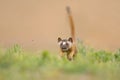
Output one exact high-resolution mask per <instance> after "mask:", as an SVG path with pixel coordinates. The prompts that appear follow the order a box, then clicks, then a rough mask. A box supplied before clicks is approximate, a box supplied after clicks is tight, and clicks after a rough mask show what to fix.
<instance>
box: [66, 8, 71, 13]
mask: <svg viewBox="0 0 120 80" xmlns="http://www.w3.org/2000/svg"><path fill="white" fill-rule="evenodd" d="M66 11H67V13H68V14H71V11H70V7H69V6H67V7H66Z"/></svg>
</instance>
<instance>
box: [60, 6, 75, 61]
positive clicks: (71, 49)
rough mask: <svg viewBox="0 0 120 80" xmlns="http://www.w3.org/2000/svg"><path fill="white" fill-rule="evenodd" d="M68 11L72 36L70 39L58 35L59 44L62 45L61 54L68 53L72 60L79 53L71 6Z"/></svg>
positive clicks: (67, 8)
mask: <svg viewBox="0 0 120 80" xmlns="http://www.w3.org/2000/svg"><path fill="white" fill-rule="evenodd" d="M66 11H67V14H68V18H69V22H70V29H71V37H69V38H68V39H61V38H60V37H58V44H59V46H60V55H61V56H63V55H64V53H67V59H68V60H72V59H73V57H74V56H75V55H76V53H77V48H76V39H75V27H74V22H73V19H72V15H71V10H70V7H66Z"/></svg>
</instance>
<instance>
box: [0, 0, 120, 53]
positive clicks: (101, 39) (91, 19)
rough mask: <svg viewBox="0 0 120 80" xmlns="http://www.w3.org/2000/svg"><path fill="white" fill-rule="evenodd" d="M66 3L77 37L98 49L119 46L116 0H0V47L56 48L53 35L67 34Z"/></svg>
mask: <svg viewBox="0 0 120 80" xmlns="http://www.w3.org/2000/svg"><path fill="white" fill-rule="evenodd" d="M68 5H69V6H70V7H71V9H72V15H73V19H74V23H75V28H76V38H77V39H80V40H82V41H83V42H84V43H85V44H86V45H89V46H92V47H94V48H98V49H107V50H115V49H117V48H120V0H0V47H4V48H6V47H9V46H11V45H13V44H16V43H17V44H20V45H21V46H22V47H23V48H25V49H29V50H50V51H58V45H57V38H58V37H62V38H68V37H69V36H70V29H69V22H68V16H67V14H66V11H65V7H66V6H68Z"/></svg>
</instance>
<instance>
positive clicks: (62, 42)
mask: <svg viewBox="0 0 120 80" xmlns="http://www.w3.org/2000/svg"><path fill="white" fill-rule="evenodd" d="M72 43H73V39H72V38H71V37H70V38H69V39H61V38H60V37H59V38H58V44H59V46H60V48H61V50H62V51H68V50H69V49H70V48H71V47H72Z"/></svg>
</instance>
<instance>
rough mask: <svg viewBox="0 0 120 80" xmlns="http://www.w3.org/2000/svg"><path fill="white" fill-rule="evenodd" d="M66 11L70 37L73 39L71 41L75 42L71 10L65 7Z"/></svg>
mask: <svg viewBox="0 0 120 80" xmlns="http://www.w3.org/2000/svg"><path fill="white" fill-rule="evenodd" d="M66 10H67V13H68V18H69V23H70V28H71V37H72V39H73V42H75V41H76V40H75V26H74V21H73V18H72V14H71V10H70V7H69V6H67V7H66Z"/></svg>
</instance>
